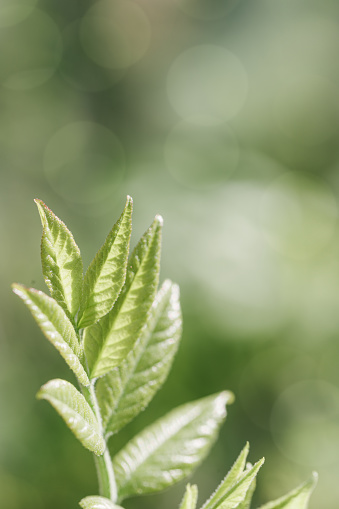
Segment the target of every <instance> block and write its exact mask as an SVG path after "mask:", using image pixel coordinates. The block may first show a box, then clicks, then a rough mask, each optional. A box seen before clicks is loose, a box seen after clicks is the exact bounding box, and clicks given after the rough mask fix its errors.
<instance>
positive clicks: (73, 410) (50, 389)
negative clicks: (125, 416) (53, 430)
mask: <svg viewBox="0 0 339 509" xmlns="http://www.w3.org/2000/svg"><path fill="white" fill-rule="evenodd" d="M37 398H38V399H46V400H47V401H48V402H49V403H50V404H51V405H52V406H53V407H54V408H55V410H56V411H57V412H58V413H59V414H60V415H61V417H62V418H63V420H64V421H65V423H66V424H67V426H68V427H69V428H70V429H71V430H72V431H73V433H74V435H75V436H76V437H77V439H78V440H80V442H81V443H82V445H83V446H84V447H86V448H87V449H89V450H90V451H92V452H94V453H95V454H96V455H97V456H100V455H101V454H103V453H104V451H105V447H106V444H105V441H104V439H103V437H102V436H101V434H100V432H99V425H98V421H97V419H96V417H95V415H94V413H93V412H92V410H91V408H90V406H89V404H88V403H87V401H86V400H85V398H84V397H83V395H82V394H80V392H79V391H77V389H76V388H75V387H74V386H73V385H72V384H70V383H69V382H66V381H65V380H60V379H56V380H50V381H49V382H47V383H46V384H45V385H43V386H42V387H41V389H40V391H39V392H38V394H37Z"/></svg>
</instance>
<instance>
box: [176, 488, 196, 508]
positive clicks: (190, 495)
mask: <svg viewBox="0 0 339 509" xmlns="http://www.w3.org/2000/svg"><path fill="white" fill-rule="evenodd" d="M197 501H198V486H196V485H195V484H193V485H191V484H187V486H186V492H185V495H184V498H183V499H182V502H181V504H180V507H179V509H195V508H196V506H197Z"/></svg>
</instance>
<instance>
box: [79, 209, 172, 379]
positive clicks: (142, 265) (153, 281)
mask: <svg viewBox="0 0 339 509" xmlns="http://www.w3.org/2000/svg"><path fill="white" fill-rule="evenodd" d="M161 227H162V218H161V217H160V216H157V217H156V218H155V220H154V222H153V224H152V226H151V227H150V228H149V229H148V230H147V232H146V233H145V234H144V236H143V237H142V238H141V240H140V241H139V244H138V245H137V247H136V248H135V250H134V252H133V254H132V256H131V259H130V262H129V268H128V270H127V275H126V282H125V285H124V287H123V289H122V291H121V293H120V295H119V297H118V300H117V301H116V303H115V306H114V307H113V309H112V310H111V311H110V312H109V313H108V314H107V315H106V316H104V317H103V318H102V319H101V320H99V322H97V323H95V324H94V325H92V326H91V327H88V328H87V329H85V333H84V344H85V353H86V358H87V361H88V365H89V368H90V377H91V378H96V377H98V376H102V375H105V374H106V373H108V372H109V371H110V370H111V369H113V368H115V367H116V366H119V365H120V364H121V362H122V361H123V360H124V359H125V358H126V357H127V355H128V353H129V352H130V350H131V349H132V348H133V346H134V344H135V342H136V341H137V339H138V338H139V336H140V332H141V329H142V327H143V326H144V325H145V323H146V321H147V318H148V312H149V309H150V307H151V305H152V302H153V299H154V296H155V293H156V290H157V286H158V281H159V264H160V241H161Z"/></svg>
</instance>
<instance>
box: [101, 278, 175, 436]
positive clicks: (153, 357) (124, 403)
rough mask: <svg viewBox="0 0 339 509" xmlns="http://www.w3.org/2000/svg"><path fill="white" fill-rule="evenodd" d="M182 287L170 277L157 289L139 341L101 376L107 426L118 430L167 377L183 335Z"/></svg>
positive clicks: (114, 431) (103, 415) (104, 419)
mask: <svg viewBox="0 0 339 509" xmlns="http://www.w3.org/2000/svg"><path fill="white" fill-rule="evenodd" d="M181 330H182V317H181V309H180V302H179V287H178V286H177V285H175V284H173V283H172V282H171V281H169V280H167V281H165V282H164V284H163V285H162V288H161V289H160V291H159V292H158V294H157V296H156V298H155V300H154V302H153V305H152V308H151V312H150V316H149V319H148V322H147V326H146V327H145V329H144V331H143V333H142V335H141V337H140V339H139V341H138V342H137V343H136V345H135V347H134V349H133V350H132V351H131V352H130V353H129V355H128V357H127V359H125V360H124V361H123V363H122V364H121V366H119V367H117V368H115V369H114V370H112V371H111V372H110V373H108V374H107V375H105V376H104V377H103V378H100V379H99V380H98V382H97V385H96V389H97V397H98V401H99V406H100V410H101V415H102V420H103V426H104V429H105V430H106V431H107V432H108V433H109V434H111V433H117V432H118V431H119V430H120V429H121V428H123V427H124V426H125V425H126V424H127V423H128V422H130V421H131V420H132V419H133V418H134V417H135V416H136V415H138V414H139V413H140V412H141V411H142V410H144V409H145V407H146V406H147V405H148V403H149V402H150V401H151V399H152V398H153V396H154V395H155V394H156V392H157V391H158V390H159V388H160V387H161V385H162V384H163V383H164V381H165V380H166V378H167V375H168V372H169V370H170V368H171V365H172V362H173V359H174V356H175V354H176V352H177V349H178V344H179V341H180V337H181Z"/></svg>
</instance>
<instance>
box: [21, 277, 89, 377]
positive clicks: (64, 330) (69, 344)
mask: <svg viewBox="0 0 339 509" xmlns="http://www.w3.org/2000/svg"><path fill="white" fill-rule="evenodd" d="M12 288H13V291H14V293H16V294H17V295H18V296H19V297H20V298H21V299H22V300H23V301H24V303H25V304H26V306H27V307H28V309H29V310H30V311H31V313H32V315H33V317H34V319H35V321H36V322H37V324H38V325H39V327H40V329H41V330H42V332H43V333H44V335H45V336H46V338H47V339H48V340H49V341H50V342H51V343H52V345H54V346H55V348H56V349H57V350H58V352H59V353H60V354H61V355H62V357H63V359H64V360H65V361H66V363H67V364H68V366H69V367H70V368H71V370H72V371H73V372H74V373H75V375H76V376H77V377H78V380H79V382H80V383H82V384H83V385H89V379H88V376H87V373H86V371H85V369H84V367H83V366H82V364H81V360H82V357H83V352H82V348H81V346H80V344H79V341H78V337H77V335H76V332H75V330H74V327H73V325H72V324H71V322H70V320H69V318H68V317H67V315H66V313H65V311H64V310H63V309H62V308H61V307H60V306H59V304H58V303H57V302H56V301H55V300H54V299H52V298H51V297H48V295H46V294H45V293H43V292H40V291H39V290H35V289H34V288H26V287H25V286H23V285H19V284H13V285H12Z"/></svg>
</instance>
